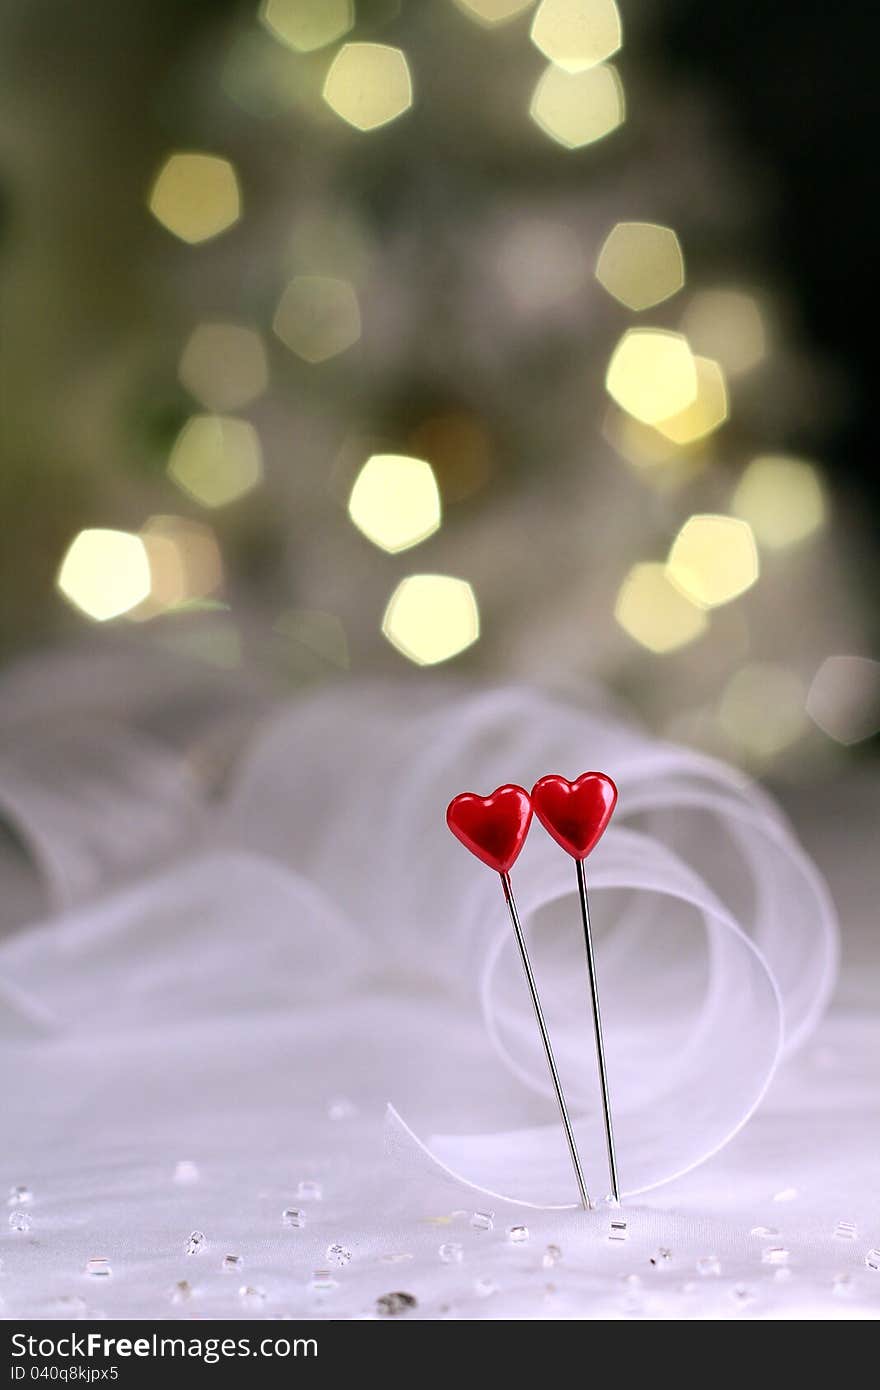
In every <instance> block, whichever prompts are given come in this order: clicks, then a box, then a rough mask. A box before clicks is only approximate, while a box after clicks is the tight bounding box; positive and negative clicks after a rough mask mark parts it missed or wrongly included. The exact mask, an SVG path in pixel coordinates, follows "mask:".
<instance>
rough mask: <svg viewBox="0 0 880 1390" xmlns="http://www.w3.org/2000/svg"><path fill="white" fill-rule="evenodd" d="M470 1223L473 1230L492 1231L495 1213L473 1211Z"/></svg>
mask: <svg viewBox="0 0 880 1390" xmlns="http://www.w3.org/2000/svg"><path fill="white" fill-rule="evenodd" d="M471 1225H472V1226H473V1228H474V1230H475V1231H494V1229H495V1213H494V1212H493V1211H475V1212H474V1214H473V1216H472V1217H471Z"/></svg>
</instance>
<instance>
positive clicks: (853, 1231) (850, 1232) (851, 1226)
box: [834, 1221, 859, 1240]
mask: <svg viewBox="0 0 880 1390" xmlns="http://www.w3.org/2000/svg"><path fill="white" fill-rule="evenodd" d="M834 1234H835V1236H836V1238H837V1239H838V1240H858V1236H859V1230H858V1227H857V1226H856V1223H855V1222H854V1221H838V1223H837V1225H836V1226H835V1227H834Z"/></svg>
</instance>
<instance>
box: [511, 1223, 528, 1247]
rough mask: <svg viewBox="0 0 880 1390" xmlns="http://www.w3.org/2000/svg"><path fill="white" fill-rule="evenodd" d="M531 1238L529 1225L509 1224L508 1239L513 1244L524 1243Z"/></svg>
mask: <svg viewBox="0 0 880 1390" xmlns="http://www.w3.org/2000/svg"><path fill="white" fill-rule="evenodd" d="M528 1238H529V1228H528V1226H508V1228H507V1239H508V1240H509V1241H510V1243H511V1245H522V1244H523V1242H524V1241H526V1240H528Z"/></svg>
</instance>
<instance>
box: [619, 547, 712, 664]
mask: <svg viewBox="0 0 880 1390" xmlns="http://www.w3.org/2000/svg"><path fill="white" fill-rule="evenodd" d="M614 616H615V618H616V619H617V621H618V623H619V624H620V626H621V627H622V628H623V630H624V632H626V633H628V634H629V636H630V637H632V638H633V640H634V641H635V642H638V643H639V645H640V646H642V647H647V649H648V651H650V652H654V653H655V654H656V655H658V656H662V655H665V654H666V653H667V652H673V651H676V650H677V649H678V648H679V647H685V646H687V644H688V643H689V642H693V641H694V640H695V639H696V638H697V637H700V636H702V634H703V633H704V632H705V631H706V628H707V627H708V625H709V620H708V618H707V616H706V612H705V610H704V609H703V608H699V607H697V606H696V604H694V603H692V602H691V601H690V599H689V598H687V597H686V596H685V595H684V594H683V593H681V592H680V590H679V589H677V588H676V587H675V585H674V584H671V583H670V581H669V578H668V576H667V574H666V566H665V565H661V564H654V563H645V564H639V565H633V567H632V569H631V570H630V571H629V573H628V574H627V576H626V578H625V579H624V581H623V583H622V584H621V586H620V590H619V592H618V595H617V601H616V602H615V605H614Z"/></svg>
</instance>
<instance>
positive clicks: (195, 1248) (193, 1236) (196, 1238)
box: [186, 1231, 205, 1255]
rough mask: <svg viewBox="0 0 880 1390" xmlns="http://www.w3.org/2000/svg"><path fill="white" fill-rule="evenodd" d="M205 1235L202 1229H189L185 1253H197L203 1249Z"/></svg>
mask: <svg viewBox="0 0 880 1390" xmlns="http://www.w3.org/2000/svg"><path fill="white" fill-rule="evenodd" d="M204 1246H205V1235H204V1232H203V1231H190V1233H189V1240H188V1241H187V1243H186V1253H187V1254H188V1255H198V1254H200V1253H201V1251H202V1250H203V1249H204Z"/></svg>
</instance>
